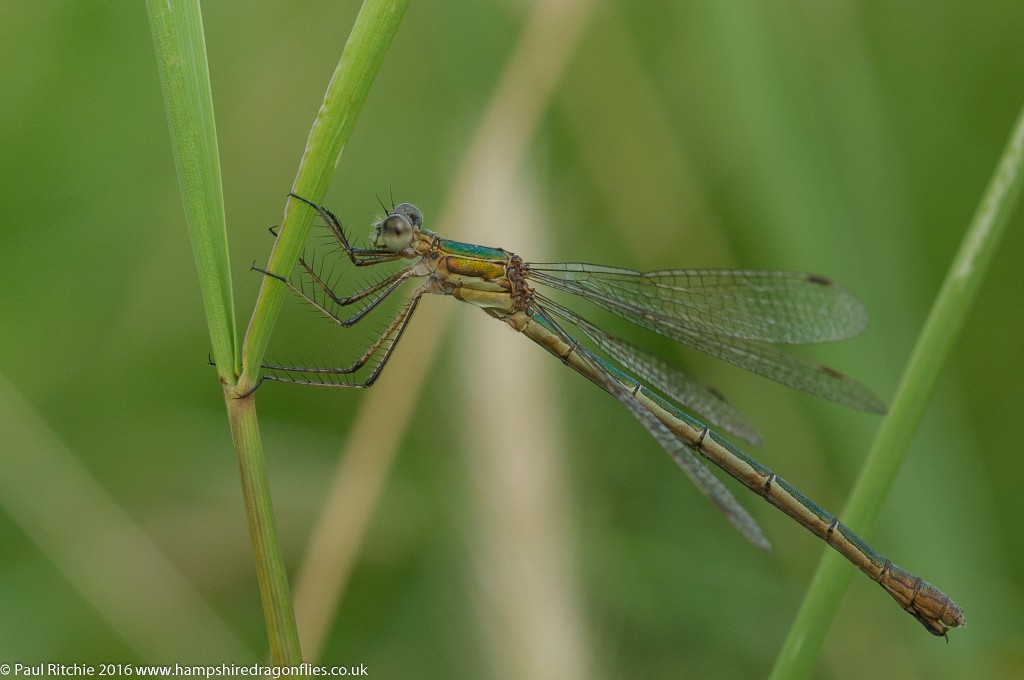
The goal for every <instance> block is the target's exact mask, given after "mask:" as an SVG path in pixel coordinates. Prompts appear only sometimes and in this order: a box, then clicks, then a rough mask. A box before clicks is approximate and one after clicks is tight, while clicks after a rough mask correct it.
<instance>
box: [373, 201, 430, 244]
mask: <svg viewBox="0 0 1024 680" xmlns="http://www.w3.org/2000/svg"><path fill="white" fill-rule="evenodd" d="M422 226H423V213H421V212H420V210H419V208H417V207H416V206H414V205H413V204H412V203H399V204H398V205H396V206H395V209H394V210H392V211H391V214H390V215H388V216H387V217H385V218H383V219H381V220H378V222H377V223H376V224H375V225H374V229H375V232H376V233H375V235H374V242H375V244H376V245H377V247H384V248H387V249H388V250H390V251H391V252H394V253H397V252H400V251H402V250H405V249H406V248H407V247H409V244H410V243H412V239H413V237H414V236H415V235H416V234H417V233H418V232H419V230H420V227H422Z"/></svg>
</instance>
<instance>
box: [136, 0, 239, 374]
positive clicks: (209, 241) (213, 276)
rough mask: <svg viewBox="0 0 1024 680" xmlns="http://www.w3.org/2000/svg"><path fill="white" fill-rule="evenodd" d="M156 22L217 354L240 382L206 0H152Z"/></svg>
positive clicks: (224, 370)
mask: <svg viewBox="0 0 1024 680" xmlns="http://www.w3.org/2000/svg"><path fill="white" fill-rule="evenodd" d="M146 6H147V9H148V11H149V24H150V29H151V31H152V33H153V44H154V47H155V48H156V56H157V66H158V69H159V73H160V86H161V89H162V91H163V96H164V105H165V107H166V108H167V121H168V123H169V125H170V132H171V145H172V148H173V150H174V161H175V167H176V169H177V173H178V183H179V185H180V188H181V198H182V203H183V204H184V207H185V222H186V224H187V226H188V233H189V237H190V239H191V241H192V254H193V256H194V257H195V260H196V269H197V270H198V272H199V290H200V293H201V294H202V297H203V308H204V309H205V311H206V322H207V326H208V327H209V330H210V343H211V347H212V353H213V360H214V363H215V364H216V366H217V372H218V373H219V375H220V378H221V380H222V381H226V382H228V383H232V384H233V383H234V382H235V376H236V374H237V364H236V362H237V361H238V359H239V357H238V356H237V352H236V348H237V335H236V332H235V309H234V303H233V302H232V292H231V272H230V269H229V265H228V237H227V228H226V226H225V223H224V195H223V188H222V185H221V175H220V156H219V154H218V152H217V128H216V125H215V123H214V118H213V96H212V94H211V93H210V74H209V68H208V65H207V60H206V43H205V40H204V38H203V19H202V14H201V12H200V10H199V3H198V0H182V1H181V2H161V1H160V0H148V1H147V3H146Z"/></svg>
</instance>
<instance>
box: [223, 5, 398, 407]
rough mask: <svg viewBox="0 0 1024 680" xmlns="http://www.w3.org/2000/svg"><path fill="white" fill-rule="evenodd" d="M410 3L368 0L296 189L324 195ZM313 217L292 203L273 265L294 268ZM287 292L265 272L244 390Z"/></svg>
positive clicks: (245, 359) (245, 361)
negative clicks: (266, 275)
mask: <svg viewBox="0 0 1024 680" xmlns="http://www.w3.org/2000/svg"><path fill="white" fill-rule="evenodd" d="M408 6H409V0H366V2H364V3H363V6H362V8H361V9H360V11H359V16H357V17H356V21H355V24H354V25H353V26H352V32H351V34H350V35H349V38H348V42H347V43H346V44H345V49H344V51H343V52H342V55H341V61H340V62H339V63H338V67H337V68H336V69H335V70H334V76H333V77H332V78H331V83H330V85H329V86H328V87H327V93H326V94H325V95H324V102H323V104H322V105H321V106H320V112H319V114H318V115H317V117H316V122H314V123H313V128H312V130H310V132H309V137H308V138H307V140H306V151H305V153H304V154H303V156H302V161H301V162H300V164H299V171H298V173H297V174H296V177H295V182H294V184H293V185H292V192H293V193H296V194H298V195H300V196H303V197H305V198H308V199H310V200H312V201H317V202H319V201H320V200H321V199H322V198H323V195H324V192H325V191H326V189H327V186H328V184H329V183H330V179H331V177H332V176H333V174H334V169H335V167H336V166H337V164H338V159H339V158H340V157H341V152H342V151H343V150H344V148H345V144H346V143H348V140H349V137H350V136H351V134H352V128H353V127H354V125H355V121H356V118H357V117H358V115H359V112H360V110H361V109H362V107H363V102H365V101H366V97H367V94H368V93H369V91H370V84H371V83H372V82H373V79H374V77H375V76H376V74H377V70H378V68H379V67H380V63H381V61H382V60H383V59H384V54H385V53H386V52H387V49H388V45H390V44H391V40H392V38H394V35H395V32H396V31H397V30H398V25H399V23H400V22H401V20H402V17H403V16H404V15H405V11H406V9H407V8H408ZM312 221H313V211H311V210H310V209H309V207H308V206H306V205H304V204H302V203H299V202H298V201H289V202H288V203H287V206H286V208H285V217H284V221H283V222H282V224H281V229H280V236H279V237H278V239H277V242H276V243H275V244H274V249H273V251H272V252H271V254H270V263H269V265H268V271H271V272H274V273H275V274H278V275H281V276H288V275H289V274H290V273H291V271H292V268H293V267H294V266H295V262H296V261H297V260H298V258H299V254H300V253H301V251H302V246H303V244H304V243H305V241H306V236H307V235H308V234H309V228H310V225H311V224H312ZM286 294H287V288H286V287H285V286H284V284H282V283H281V282H280V281H278V280H277V279H274V278H271V277H264V279H263V286H262V287H261V288H260V293H259V297H258V298H257V300H256V309H255V310H254V311H253V315H252V319H251V320H250V322H249V329H248V331H247V332H246V338H245V346H244V349H243V350H242V376H241V379H240V380H239V385H238V393H239V394H247V393H248V392H249V391H251V390H252V389H254V388H255V387H256V385H257V384H258V383H259V377H260V364H261V363H263V356H264V354H266V350H267V344H268V343H269V342H270V334H271V331H272V329H273V326H274V322H275V321H276V319H277V316H278V313H279V312H280V310H281V304H282V303H283V301H284V298H285V295H286Z"/></svg>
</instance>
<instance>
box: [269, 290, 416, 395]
mask: <svg viewBox="0 0 1024 680" xmlns="http://www.w3.org/2000/svg"><path fill="white" fill-rule="evenodd" d="M424 292H425V291H424V289H423V288H422V287H421V288H419V289H417V290H416V292H415V293H414V294H413V296H412V297H411V298H409V300H407V301H406V303H405V304H404V305H403V306H402V308H401V309H400V310H399V312H398V314H397V315H395V318H394V319H393V320H392V321H391V323H390V324H388V327H387V328H386V329H384V332H383V333H382V334H381V336H380V337H379V338H377V341H376V342H374V343H373V344H372V345H371V346H370V347H369V348H368V349H367V350H366V351H365V352H364V353H363V355H362V356H361V357H359V358H358V359H356V361H355V362H353V363H352V364H351V365H350V366H345V367H342V368H321V367H303V366H278V365H274V364H263V366H262V368H264V369H267V370H270V371H280V372H282V373H295V374H300V375H301V374H310V375H325V376H332V375H333V376H338V375H350V374H352V373H355V372H356V371H358V370H359V369H361V368H363V366H365V365H366V364H367V363H368V362H369V361H370V359H372V358H373V357H374V356H375V355H376V354H377V353H378V352H379V351H380V349H381V348H382V347H383V348H384V353H383V355H381V357H380V359H379V360H378V361H377V364H376V365H375V366H374V367H373V370H372V371H371V372H370V375H369V376H368V377H367V378H366V380H364V381H362V382H353V383H346V382H324V381H316V380H307V379H304V378H291V377H287V376H279V375H271V374H267V375H264V376H263V377H262V378H261V379H260V381H261V382H262V381H263V380H275V381H277V382H286V383H295V384H299V385H323V386H325V387H355V388H363V387H370V386H371V385H372V384H373V383H374V382H375V381H376V380H377V377H378V376H379V375H380V372H381V371H382V370H384V365H385V364H387V362H388V359H390V358H391V353H392V352H394V350H395V346H396V345H397V344H398V341H399V340H401V339H402V334H403V333H404V332H405V328H406V326H408V325H409V320H410V319H412V314H413V312H415V311H416V307H417V305H419V302H420V298H421V297H423V293H424Z"/></svg>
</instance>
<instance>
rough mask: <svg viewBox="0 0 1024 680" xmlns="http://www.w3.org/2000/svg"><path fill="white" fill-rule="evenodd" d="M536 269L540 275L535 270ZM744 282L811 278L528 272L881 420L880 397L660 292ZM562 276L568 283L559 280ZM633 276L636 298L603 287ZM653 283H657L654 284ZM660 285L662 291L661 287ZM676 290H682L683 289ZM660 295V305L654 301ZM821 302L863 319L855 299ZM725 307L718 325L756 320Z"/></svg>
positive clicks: (573, 267)
mask: <svg viewBox="0 0 1024 680" xmlns="http://www.w3.org/2000/svg"><path fill="white" fill-rule="evenodd" d="M535 267H538V269H535ZM558 267H562V268H565V269H564V271H563V270H560V269H551V268H558ZM552 271H557V272H559V276H555V275H553V274H552V273H551V272H552ZM747 275H749V276H750V277H752V278H754V279H757V278H760V280H762V281H769V280H773V279H774V278H775V277H780V278H782V279H785V278H791V277H795V276H803V277H804V278H810V277H807V276H806V275H794V274H784V273H773V272H738V271H737V272H721V271H719V272H715V271H709V272H696V271H676V272H660V273H659V272H654V273H653V274H639V273H637V272H630V271H628V270H624V269H610V268H607V267H597V266H594V265H581V264H569V263H567V264H562V265H555V264H549V265H530V278H532V279H534V280H536V281H538V282H540V283H544V284H546V285H549V286H551V287H552V288H555V289H557V290H562V291H565V292H567V293H572V294H574V295H579V296H581V297H583V298H586V299H587V300H590V301H591V302H593V303H594V304H597V305H599V306H600V307H603V308H604V309H607V310H608V311H610V312H612V313H613V314H616V315H618V316H620V317H622V318H623V319H626V320H627V321H631V322H633V323H635V324H637V325H639V326H643V327H644V328H647V329H649V330H652V331H654V332H655V333H658V334H660V335H664V336H665V337H667V338H671V339H672V340H675V341H676V342H679V343H682V344H684V345H687V346H689V347H693V348H694V349H698V350H700V351H702V352H705V353H706V354H710V355H711V356H713V357H717V358H719V359H722V360H724V361H728V362H729V363H731V364H734V365H736V366H739V367H740V368H743V369H746V370H748V371H750V372H752V373H757V374H758V375H762V376H764V377H766V378H770V379H772V380H775V381H777V382H780V383H782V384H784V385H788V386H790V387H794V388H796V389H799V390H803V391H805V392H809V393H810V394H813V395H815V396H819V397H822V398H823V399H828V400H830V401H834V402H837V403H839V404H843V405H845V406H849V407H851V408H856V409H859V410H861V411H868V412H872V413H884V412H885V404H884V403H883V402H882V401H881V400H880V399H879V398H878V397H877V396H875V395H874V394H873V393H872V392H871V391H870V390H869V389H867V388H866V387H864V386H863V385H861V384H860V383H858V382H856V381H854V380H851V379H850V378H847V377H846V376H845V375H843V374H842V373H840V372H838V371H836V370H833V369H831V368H828V367H827V366H821V365H819V364H815V363H812V362H809V361H807V360H805V359H802V358H800V357H797V356H794V355H792V354H788V353H786V352H783V351H781V350H779V349H776V348H774V347H771V346H769V345H764V344H758V343H759V342H770V340H768V339H767V338H769V337H771V334H770V333H767V332H764V333H762V334H761V335H760V336H758V338H757V341H755V340H753V339H752V338H745V337H743V335H741V334H739V333H737V332H733V333H723V332H719V331H718V330H715V328H716V325H715V324H717V326H722V327H730V324H731V322H726V323H723V322H721V320H717V321H716V322H715V323H714V324H713V323H711V322H708V321H707V320H706V319H704V318H702V317H701V318H698V317H694V316H691V315H689V314H683V313H680V312H679V311H678V310H679V306H678V305H676V304H675V303H672V304H669V302H668V299H669V296H668V293H666V292H665V291H666V290H668V289H669V288H668V287H667V284H664V285H663V282H664V281H665V280H667V279H669V278H672V279H675V280H676V281H677V282H678V281H683V280H686V279H687V277H689V279H690V280H696V279H697V278H699V277H701V276H706V277H708V280H709V281H710V280H713V279H714V277H724V278H723V280H729V279H732V280H739V279H740V278H742V277H743V276H747ZM560 276H563V277H565V278H560ZM630 276H632V277H634V278H638V279H648V280H649V281H648V282H647V283H644V282H635V284H636V285H635V286H634V287H633V288H631V289H630V290H633V291H636V292H635V293H633V294H631V295H626V294H625V293H623V290H626V288H623V287H622V286H619V285H618V284H616V286H618V287H613V286H610V285H605V283H604V282H606V281H609V280H615V281H624V280H626V279H628V278H630ZM652 277H653V278H652ZM815 278H816V277H815ZM651 281H653V282H654V283H651ZM659 281H660V282H662V283H659ZM655 284H656V285H655ZM623 285H624V284H623ZM808 285H813V286H817V287H821V288H822V289H825V290H831V289H832V286H834V284H832V286H828V285H824V284H817V283H815V284H808ZM675 287H676V288H681V286H675ZM715 287H716V286H714V285H710V284H708V285H705V289H709V288H715ZM644 290H646V291H647V292H648V293H649V294H650V298H644V297H643V295H644V294H643V292H642V291H644ZM839 290H842V289H839ZM659 291H660V293H659ZM659 294H660V295H662V296H663V297H660V298H659V297H658V295H659ZM715 299H717V300H719V301H721V300H725V299H727V298H726V297H724V296H719V297H717V298H715ZM741 299H742V296H741ZM822 299H823V300H829V299H831V300H833V302H836V301H840V302H841V301H842V300H844V299H845V300H852V303H849V304H853V305H855V306H856V308H857V309H859V310H860V313H861V314H862V315H863V314H864V312H863V306H861V304H860V302H858V301H857V300H856V298H854V297H853V296H852V295H851V294H850V293H848V292H845V291H842V294H841V295H839V296H838V297H835V296H834V294H825V295H824V296H823V297H822ZM750 300H753V298H749V300H748V301H750ZM705 307H706V308H707V309H712V307H711V306H708V305H705ZM727 307H728V305H723V306H722V307H721V310H722V315H723V317H722V318H726V319H728V318H732V319H738V318H747V319H753V318H754V316H755V315H751V314H745V315H744V314H742V313H739V312H734V311H732V308H731V307H728V309H727ZM796 307H797V306H796V305H794V304H789V305H783V306H782V308H789V309H796ZM666 309H667V310H674V311H673V312H672V313H667V312H665V311H662V310H666ZM715 309H716V311H715V312H714V314H712V316H715V315H717V314H718V308H715ZM823 316H827V315H824V314H823V313H822V312H821V311H820V310H819V312H818V314H817V317H819V318H820V317H823ZM695 318H698V320H697V321H694V319H695ZM776 318H785V315H779V316H778V317H776ZM808 318H809V319H814V318H816V317H815V315H814V314H810V313H809V316H808ZM760 323H761V327H763V328H764V327H768V326H769V325H770V324H768V320H767V319H761V322H760ZM782 325H788V326H791V327H795V326H794V324H792V323H789V322H787V323H785V324H782ZM807 325H808V327H809V328H815V327H817V328H824V325H823V324H821V323H818V322H809V323H808V324H807ZM863 325H864V322H863V321H859V322H857V323H856V324H853V323H852V322H850V321H849V318H847V322H846V323H845V324H844V323H842V322H837V325H835V326H834V327H835V328H837V329H838V328H842V327H843V326H845V327H846V330H847V331H849V330H852V328H853V327H854V326H858V327H863ZM847 334H850V333H847ZM748 335H752V334H748ZM833 335H834V333H833ZM791 336H792V334H791ZM819 336H820V337H825V335H824V333H823V332H822V333H819ZM836 337H845V336H844V335H842V334H840V335H838V336H835V337H830V339H835V338H836Z"/></svg>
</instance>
